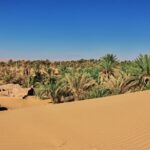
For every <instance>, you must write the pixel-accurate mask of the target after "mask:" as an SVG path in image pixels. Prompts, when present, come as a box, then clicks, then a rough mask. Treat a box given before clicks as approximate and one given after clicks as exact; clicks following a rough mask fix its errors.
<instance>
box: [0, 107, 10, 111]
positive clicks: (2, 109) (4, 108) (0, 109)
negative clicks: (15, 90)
mask: <svg viewBox="0 0 150 150" xmlns="http://www.w3.org/2000/svg"><path fill="white" fill-rule="evenodd" d="M6 110H8V108H6V107H0V111H6Z"/></svg>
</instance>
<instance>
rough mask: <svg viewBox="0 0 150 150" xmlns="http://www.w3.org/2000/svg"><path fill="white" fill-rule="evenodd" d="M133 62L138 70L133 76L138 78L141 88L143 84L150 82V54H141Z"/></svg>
mask: <svg viewBox="0 0 150 150" xmlns="http://www.w3.org/2000/svg"><path fill="white" fill-rule="evenodd" d="M135 63H136V65H137V68H138V70H139V72H138V74H136V75H135V76H136V78H137V79H138V80H139V84H140V85H141V88H142V89H143V88H144V86H146V85H147V84H149V82H150V56H149V55H147V54H145V55H142V54H141V55H139V57H138V58H137V59H136V60H135Z"/></svg>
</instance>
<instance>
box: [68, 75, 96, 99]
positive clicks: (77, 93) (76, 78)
mask: <svg viewBox="0 0 150 150" xmlns="http://www.w3.org/2000/svg"><path fill="white" fill-rule="evenodd" d="M65 80H66V82H67V86H68V88H69V90H70V91H71V93H72V94H73V96H74V99H75V100H81V99H84V97H85V93H86V91H87V90H89V89H90V88H91V87H92V86H94V85H95V81H94V80H93V79H92V78H91V77H89V75H88V74H85V73H83V74H81V73H74V74H66V75H65Z"/></svg>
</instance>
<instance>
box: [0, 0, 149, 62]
mask: <svg viewBox="0 0 150 150" xmlns="http://www.w3.org/2000/svg"><path fill="white" fill-rule="evenodd" d="M149 8H150V1H149V0H13V1H12V0H1V1H0V58H1V59H10V58H12V59H50V60H66V59H80V58H85V59H87V58H99V57H101V56H102V55H104V54H106V53H114V54H116V55H117V56H118V57H119V58H120V59H134V58H135V57H136V56H137V55H138V54H140V53H148V54H150V9H149Z"/></svg>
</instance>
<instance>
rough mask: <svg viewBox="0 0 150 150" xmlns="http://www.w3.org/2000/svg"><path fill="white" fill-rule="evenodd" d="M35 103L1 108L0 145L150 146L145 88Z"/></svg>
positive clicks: (19, 149) (74, 149)
mask: <svg viewBox="0 0 150 150" xmlns="http://www.w3.org/2000/svg"><path fill="white" fill-rule="evenodd" d="M12 101H13V100H12ZM0 103H1V100H0ZM28 103H29V102H28ZM32 103H33V102H32ZM40 103H41V102H40ZM40 103H38V105H36V106H34V107H30V106H31V105H28V106H29V107H23V108H22V107H21V105H19V106H18V107H16V109H10V110H8V111H2V112H0V150H150V91H144V92H138V93H131V94H125V95H119V96H111V97H105V98H98V99H95V100H85V101H80V102H71V103H64V104H55V105H54V104H50V103H45V102H44V104H43V103H41V104H40ZM5 104H6V103H5ZM33 104H34V103H33ZM22 105H23V104H22ZM18 108H19V109H18Z"/></svg>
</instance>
